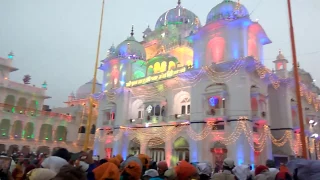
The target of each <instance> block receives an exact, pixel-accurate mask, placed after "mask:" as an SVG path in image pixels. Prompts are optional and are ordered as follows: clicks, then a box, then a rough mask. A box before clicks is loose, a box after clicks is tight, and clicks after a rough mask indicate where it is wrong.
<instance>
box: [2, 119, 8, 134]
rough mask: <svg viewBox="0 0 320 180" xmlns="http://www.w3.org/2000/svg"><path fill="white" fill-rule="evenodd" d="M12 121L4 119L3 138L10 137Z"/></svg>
mask: <svg viewBox="0 0 320 180" xmlns="http://www.w3.org/2000/svg"><path fill="white" fill-rule="evenodd" d="M9 129H10V120H9V119H2V120H1V123H0V133H1V137H9Z"/></svg>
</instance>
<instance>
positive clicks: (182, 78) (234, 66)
mask: <svg viewBox="0 0 320 180" xmlns="http://www.w3.org/2000/svg"><path fill="white" fill-rule="evenodd" d="M252 60H253V61H254V67H255V72H257V74H258V76H259V77H260V79H263V80H266V81H267V83H271V85H272V87H273V88H274V89H278V88H279V87H280V85H281V84H285V85H289V86H291V87H292V86H294V84H293V79H292V78H281V77H279V76H277V75H276V74H275V73H274V72H272V71H271V70H270V69H268V68H267V67H265V66H264V65H263V64H262V63H261V62H260V61H259V60H257V58H254V57H252V56H248V57H243V58H240V59H238V60H234V61H232V62H227V63H229V65H228V68H227V69H225V68H224V69H223V70H219V65H216V64H211V65H208V66H204V67H202V68H201V69H198V70H195V69H190V70H189V71H186V72H184V73H181V74H178V75H177V77H176V78H175V80H176V81H178V82H184V83H189V84H193V85H195V84H197V83H198V82H200V81H201V80H202V79H203V78H205V77H206V78H209V79H211V80H212V81H214V82H227V81H228V80H230V79H231V77H232V76H234V75H237V74H238V73H239V72H240V70H241V69H244V68H245V67H248V66H249V65H250V64H252V63H251V62H252ZM300 85H301V88H300V94H301V97H305V99H306V101H307V102H308V104H312V105H313V107H314V108H315V110H316V111H319V108H320V101H319V100H318V99H317V97H318V96H317V93H315V92H313V90H311V89H309V88H308V86H307V85H305V84H303V83H302V82H300ZM147 87H148V88H135V87H132V88H130V91H131V92H132V93H133V95H134V96H144V97H145V98H146V99H152V98H154V97H159V96H160V97H163V96H164V93H165V91H166V90H168V89H170V88H167V86H166V85H165V83H160V84H158V85H156V86H153V87H152V86H147ZM119 89H121V88H118V90H119ZM119 91H120V90H119ZM117 94H118V93H117V90H112V91H105V92H100V93H97V94H94V95H92V96H93V98H94V99H96V100H101V99H103V98H105V97H106V98H107V100H108V101H115V99H116V96H117Z"/></svg>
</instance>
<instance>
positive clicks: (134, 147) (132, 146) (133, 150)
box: [129, 138, 140, 155]
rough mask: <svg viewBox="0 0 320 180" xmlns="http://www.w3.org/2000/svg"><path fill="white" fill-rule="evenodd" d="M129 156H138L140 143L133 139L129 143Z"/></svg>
mask: <svg viewBox="0 0 320 180" xmlns="http://www.w3.org/2000/svg"><path fill="white" fill-rule="evenodd" d="M129 154H130V155H136V154H140V141H139V140H138V139H137V138H133V139H132V140H131V141H130V143H129Z"/></svg>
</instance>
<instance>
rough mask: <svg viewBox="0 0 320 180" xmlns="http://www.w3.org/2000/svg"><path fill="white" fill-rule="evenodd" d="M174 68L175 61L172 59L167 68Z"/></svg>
mask: <svg viewBox="0 0 320 180" xmlns="http://www.w3.org/2000/svg"><path fill="white" fill-rule="evenodd" d="M175 68H176V63H175V62H173V61H170V62H169V66H168V70H174V69H175Z"/></svg>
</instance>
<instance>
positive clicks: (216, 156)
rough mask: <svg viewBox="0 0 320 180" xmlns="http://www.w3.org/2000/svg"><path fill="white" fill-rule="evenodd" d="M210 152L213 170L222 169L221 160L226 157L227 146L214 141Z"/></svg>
mask: <svg viewBox="0 0 320 180" xmlns="http://www.w3.org/2000/svg"><path fill="white" fill-rule="evenodd" d="M211 153H212V161H213V164H214V167H215V171H219V170H222V164H223V160H224V159H225V158H227V153H228V149H227V146H226V145H225V144H222V143H221V142H216V143H214V144H213V146H212V149H211Z"/></svg>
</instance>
